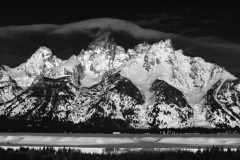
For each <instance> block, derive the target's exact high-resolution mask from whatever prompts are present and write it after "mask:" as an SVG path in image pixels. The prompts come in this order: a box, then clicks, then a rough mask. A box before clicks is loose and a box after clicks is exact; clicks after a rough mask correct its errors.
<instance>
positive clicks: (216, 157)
mask: <svg viewBox="0 0 240 160" xmlns="http://www.w3.org/2000/svg"><path fill="white" fill-rule="evenodd" d="M0 159H1V160H123V159H124V160H133V159H136V160H146V159H149V160H159V159H161V160H239V159H240V150H239V149H236V150H231V149H230V148H227V149H226V150H224V148H223V147H218V146H213V147H211V148H206V149H203V150H201V149H198V150H197V151H196V152H193V151H191V150H180V149H178V150H177V149H175V150H155V149H151V148H150V149H141V150H138V151H136V150H131V149H122V150H121V149H118V148H111V147H108V148H105V149H104V151H103V153H101V154H99V153H84V152H81V150H79V149H77V150H76V149H70V148H68V149H66V148H65V147H64V148H59V149H58V150H55V149H54V148H53V147H52V146H48V147H44V148H42V149H41V148H39V149H34V148H31V149H30V148H24V147H20V148H19V149H16V150H13V149H12V148H8V149H3V148H1V147H0Z"/></svg>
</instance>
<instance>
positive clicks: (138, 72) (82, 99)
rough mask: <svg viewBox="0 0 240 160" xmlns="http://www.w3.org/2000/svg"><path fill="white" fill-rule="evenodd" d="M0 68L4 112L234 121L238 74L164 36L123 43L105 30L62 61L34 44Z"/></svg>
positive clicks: (141, 121)
mask: <svg viewBox="0 0 240 160" xmlns="http://www.w3.org/2000/svg"><path fill="white" fill-rule="evenodd" d="M3 68H4V69H2V70H3V71H2V73H4V74H2V75H4V76H2V77H5V78H1V83H2V84H5V82H6V84H9V83H10V82H9V81H10V79H13V81H11V84H10V85H8V86H12V88H10V89H8V90H11V91H8V92H5V91H3V90H1V96H2V98H1V99H2V104H0V114H4V115H8V116H10V117H12V118H24V119H31V120H38V119H41V118H42V117H46V116H47V117H50V118H52V119H54V118H55V119H58V120H68V121H73V122H74V123H88V122H92V120H93V119H98V118H99V119H102V118H110V119H118V120H121V121H122V122H124V123H126V125H128V126H131V127H134V128H166V127H175V128H182V127H188V126H210V127H222V126H227V127H235V126H239V125H240V115H239V113H240V102H239V94H240V93H239V92H240V89H239V88H240V87H239V86H240V82H239V80H238V79H237V78H236V77H234V76H233V75H232V74H230V73H229V72H227V71H226V70H225V69H223V68H221V67H219V66H217V65H215V64H211V63H208V62H205V61H204V60H203V59H202V58H199V57H194V58H192V57H187V56H184V54H183V52H182V51H181V50H177V51H175V50H174V49H173V48H172V44H171V40H166V41H160V42H159V43H155V44H153V45H149V44H147V43H143V44H139V45H137V46H136V47H135V48H134V49H128V50H127V51H125V50H124V48H122V47H121V46H117V44H116V43H115V42H114V40H113V37H112V36H111V33H109V32H105V33H104V34H102V35H101V36H100V37H99V38H97V39H96V40H95V41H93V42H92V43H90V44H89V46H88V48H87V50H86V51H84V50H82V51H81V53H80V54H79V55H78V56H75V55H73V56H71V57H70V58H69V59H68V60H66V61H62V60H60V59H58V58H57V57H56V56H53V55H52V52H51V50H50V49H48V48H46V47H41V48H39V49H38V50H37V51H36V52H35V53H34V54H33V56H32V57H31V58H30V59H29V60H28V61H27V62H26V63H24V64H22V65H21V66H19V67H16V68H14V69H11V68H7V67H6V66H5V67H3ZM14 81H16V84H15V83H14ZM2 86H3V85H2ZM18 86H20V87H22V88H23V89H21V88H20V89H19V90H18ZM8 88H9V87H8ZM18 91H19V92H18ZM10 92H11V94H10ZM101 125H102V126H104V124H101Z"/></svg>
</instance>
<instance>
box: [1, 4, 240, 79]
mask: <svg viewBox="0 0 240 160" xmlns="http://www.w3.org/2000/svg"><path fill="white" fill-rule="evenodd" d="M16 2H17V3H16ZM159 2H160V3H156V2H155V3H153V2H151V1H144V2H137V1H135V2H131V3H130V2H129V1H115V0H112V1H104V3H103V2H99V1H94V0H87V1H81V0H78V1H70V0H66V1H64V2H61V1H59V2H55V1H52V2H49V1H48V2H47V1H38V0H32V1H24V0H23V1H11V0H6V1H4V2H1V4H0V5H1V9H0V47H2V48H0V51H1V53H0V65H1V64H2V63H4V64H6V65H10V66H11V67H14V65H17V64H18V62H16V61H12V62H10V61H11V57H13V54H18V57H19V58H18V61H19V63H23V62H24V61H25V60H26V58H27V57H28V56H29V54H30V53H31V54H32V51H33V50H36V49H37V46H34V45H31V46H34V47H33V49H32V50H29V53H28V54H27V53H26V54H24V53H23V52H21V49H22V51H24V52H25V50H24V49H23V46H24V45H28V44H26V43H34V40H35V38H34V37H30V40H31V41H32V42H31V41H29V39H28V40H27V41H26V39H24V38H25V36H26V33H24V36H23V35H19V34H18V35H17V36H15V35H14V34H15V33H13V32H9V28H13V26H23V28H25V29H29V28H27V27H24V26H26V25H33V24H49V25H48V26H46V25H44V27H43V28H42V30H44V32H47V31H48V30H52V29H56V28H58V27H60V26H62V25H63V24H69V23H73V22H79V21H83V20H87V19H93V18H104V17H108V18H117V19H122V20H126V21H130V22H132V23H134V24H136V25H139V26H140V27H142V28H148V29H154V30H157V31H161V32H164V33H174V34H177V35H182V36H186V37H190V38H194V40H196V39H197V40H199V41H203V42H205V43H209V44H211V43H219V44H223V45H225V46H231V47H232V46H234V47H235V48H237V49H236V50H235V51H234V52H233V51H232V50H231V53H233V54H234V56H233V57H234V59H236V60H235V61H234V62H232V59H229V58H226V57H224V55H225V56H228V55H227V54H228V53H224V54H221V55H219V57H217V56H216V53H213V54H212V55H210V54H209V53H208V57H209V58H208V59H207V60H209V61H211V60H212V59H215V57H216V59H217V58H219V60H216V61H213V62H216V63H217V62H218V61H219V63H220V64H223V63H222V62H221V60H222V59H223V58H225V59H226V61H228V64H227V65H226V66H224V67H227V68H229V69H231V70H232V71H234V70H235V71H234V72H235V73H236V74H238V76H240V68H238V67H239V66H238V65H237V63H238V60H237V58H239V59H240V53H238V51H239V50H238V48H239V47H240V46H239V44H240V36H239V35H240V18H239V15H240V14H239V13H240V12H239V9H238V5H237V4H233V3H230V2H229V1H227V2H226V1H218V3H210V2H207V1H206V2H205V1H199V2H195V3H189V2H191V1H179V2H178V3H175V2H174V1H159ZM37 27H38V28H37ZM37 27H36V26H35V29H36V30H38V31H39V30H41V29H40V28H41V27H40V26H39V25H37ZM39 27H40V28H39ZM31 29H32V27H31ZM17 30H20V28H18V29H17ZM29 32H30V30H29ZM38 36H39V35H38ZM3 37H4V38H5V39H3ZM6 37H7V41H6ZM16 37H17V38H16ZM19 37H20V38H19ZM14 38H16V39H18V40H17V42H15V41H14V42H13V40H14ZM10 40H11V42H10ZM20 40H21V41H22V42H24V44H23V43H22V44H21V45H20V43H19V42H20ZM10 43H11V46H13V47H16V48H17V49H18V50H17V51H16V50H14V49H12V48H3V46H4V47H6V46H7V45H9V44H10ZM5 44H6V45H5ZM217 46H218V45H217ZM68 47H69V46H68ZM215 48H217V47H215ZM232 48H233V47H232ZM70 49H72V48H71V47H69V50H70ZM10 50H11V52H10ZM15 52H18V53H15ZM204 52H205V50H204ZM215 52H216V51H215ZM8 53H10V54H12V55H10V54H8ZM21 54H22V57H20V56H21ZM76 54H77V53H76ZM233 54H232V55H233ZM238 54H239V55H238ZM192 55H193V56H194V55H195V54H192ZM196 55H199V54H196ZM229 55H230V54H229ZM70 56H71V55H69V57H70ZM230 56H231V55H230ZM66 57H67V56H66ZM220 58H222V59H221V60H220ZM15 59H16V58H15ZM223 65H225V64H223Z"/></svg>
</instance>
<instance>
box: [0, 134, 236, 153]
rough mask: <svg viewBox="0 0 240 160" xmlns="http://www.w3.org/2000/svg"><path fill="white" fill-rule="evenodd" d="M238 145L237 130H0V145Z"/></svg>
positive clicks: (94, 146) (72, 146) (196, 146)
mask: <svg viewBox="0 0 240 160" xmlns="http://www.w3.org/2000/svg"><path fill="white" fill-rule="evenodd" d="M213 145H214V146H224V147H231V148H237V147H239V146H240V135H237V134H216V135H213V134H209V135H206V134H179V135H162V134H45V133H0V147H4V148H7V147H9V148H13V147H19V146H28V147H29V146H30V147H43V146H54V147H64V146H65V147H71V148H99V149H100V148H106V147H114V148H191V149H194V148H195V149H197V148H198V147H200V148H205V147H211V146H213Z"/></svg>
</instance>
